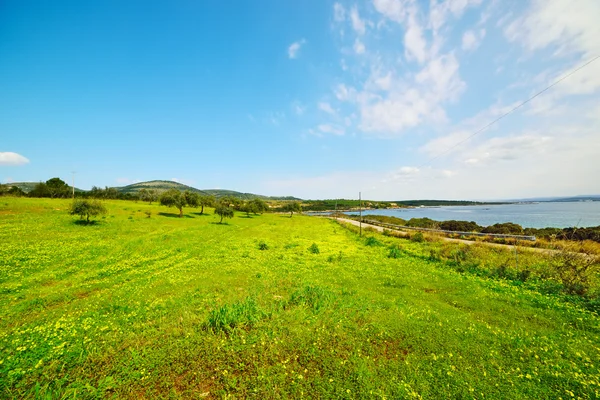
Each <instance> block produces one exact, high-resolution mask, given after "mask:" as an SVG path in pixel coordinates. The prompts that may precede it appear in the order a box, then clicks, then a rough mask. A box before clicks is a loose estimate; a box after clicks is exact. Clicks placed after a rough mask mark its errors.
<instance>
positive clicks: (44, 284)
mask: <svg viewBox="0 0 600 400" xmlns="http://www.w3.org/2000/svg"><path fill="white" fill-rule="evenodd" d="M69 204H70V203H69V201H66V200H38V199H13V198H0V315H1V316H2V318H1V319H0V350H1V352H0V397H1V398H19V399H21V398H50V399H53V398H56V399H59V398H60V399H62V398H132V399H133V398H135V399H137V398H246V397H254V398H261V399H263V398H298V397H303V396H304V397H310V398H348V399H352V398H390V399H391V398H428V399H437V398H484V397H485V398H497V399H506V398H515V399H516V398H519V399H523V398H529V399H543V398H552V399H554V398H563V399H569V398H584V399H587V398H589V399H592V398H598V397H600V382H599V377H600V370H599V367H598V366H599V363H600V324H599V318H598V316H597V315H596V314H593V313H591V312H590V311H586V310H585V309H583V308H581V307H579V306H577V305H576V304H574V303H571V302H568V301H564V298H562V297H559V296H558V295H553V294H548V293H546V292H543V291H540V290H537V289H536V286H535V285H529V286H528V285H517V284H514V283H513V282H512V281H509V280H502V279H489V277H486V276H483V275H481V274H479V275H478V274H476V273H471V272H470V270H469V268H468V266H467V267H465V268H464V269H461V270H459V269H457V268H456V265H452V259H456V260H458V259H459V258H460V257H462V255H460V254H458V253H457V254H451V255H450V256H449V258H450V260H449V261H448V260H446V259H445V258H444V257H441V256H440V257H437V258H436V257H433V256H431V254H432V253H431V251H432V249H436V248H439V246H440V245H439V244H435V243H434V244H432V243H428V242H423V243H420V242H415V241H409V240H401V239H396V238H391V237H385V236H383V235H379V234H377V233H374V232H369V233H368V237H372V238H373V239H368V238H364V237H363V238H360V237H358V235H357V234H356V233H354V232H353V231H351V230H347V229H345V228H343V227H342V226H340V225H338V224H337V223H336V222H334V221H331V220H327V219H320V218H314V217H304V216H301V215H296V216H294V217H293V218H288V217H287V216H281V215H275V214H265V215H262V216H257V217H255V218H240V217H239V216H238V215H237V214H236V217H234V218H233V219H232V220H229V221H228V222H227V224H222V225H220V224H216V222H218V218H217V217H215V216H213V215H208V216H206V215H204V216H201V215H197V214H196V212H197V211H196V210H190V209H184V213H185V215H186V217H187V218H173V217H172V216H173V215H172V214H173V213H174V212H173V210H172V209H166V208H160V207H159V206H156V205H152V206H149V205H147V204H143V203H141V202H140V203H133V202H125V201H111V202H107V203H106V205H107V208H108V210H109V212H108V214H107V215H106V216H105V217H104V218H100V219H98V223H97V224H93V225H78V224H76V223H75V221H76V220H77V219H76V218H73V217H71V216H69V215H67V209H68V206H69ZM147 211H150V212H151V217H150V218H148V216H147V214H146V212H147ZM208 212H209V213H212V210H208ZM159 213H162V215H159ZM241 215H242V214H240V216H241ZM262 243H264V244H268V246H267V247H266V248H265V246H263V245H262ZM313 245H314V246H313ZM436 246H437V247H436ZM315 248H316V249H317V250H318V251H314V249H315ZM311 249H312V250H311ZM498 257H500V256H498ZM462 258H464V257H462ZM534 261H535V260H534V259H532V260H529V259H528V258H527V257H525V256H523V257H522V258H520V262H521V263H527V262H531V263H533V262H534ZM457 262H458V261H457ZM531 268H533V267H531Z"/></svg>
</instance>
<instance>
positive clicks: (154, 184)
mask: <svg viewBox="0 0 600 400" xmlns="http://www.w3.org/2000/svg"><path fill="white" fill-rule="evenodd" d="M115 189H117V190H118V191H119V192H121V193H131V194H133V193H137V192H139V191H140V190H142V189H155V190H169V189H177V190H189V191H191V192H196V193H200V194H204V195H213V196H215V197H217V198H219V197H224V196H231V197H236V198H239V199H243V200H249V199H254V198H260V199H264V200H300V199H298V198H295V197H291V196H281V197H278V196H263V195H260V194H254V193H242V192H236V191H235V190H225V189H202V190H200V189H196V188H195V187H192V186H188V185H184V184H183V183H178V182H173V181H162V180H155V181H147V182H138V183H134V184H131V185H127V186H122V187H115Z"/></svg>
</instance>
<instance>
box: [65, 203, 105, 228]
mask: <svg viewBox="0 0 600 400" xmlns="http://www.w3.org/2000/svg"><path fill="white" fill-rule="evenodd" d="M69 214H71V215H79V218H80V219H83V218H85V219H86V222H87V223H88V224H89V223H90V217H95V216H97V215H100V214H106V207H104V205H103V204H102V203H100V202H99V201H98V200H75V201H73V203H72V204H71V208H70V209H69Z"/></svg>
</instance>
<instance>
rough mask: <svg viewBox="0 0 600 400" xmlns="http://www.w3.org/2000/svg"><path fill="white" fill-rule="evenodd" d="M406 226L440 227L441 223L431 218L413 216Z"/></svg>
mask: <svg viewBox="0 0 600 400" xmlns="http://www.w3.org/2000/svg"><path fill="white" fill-rule="evenodd" d="M406 226H412V227H414V228H427V229H439V227H440V223H439V222H438V221H434V220H432V219H430V218H411V219H409V220H408V222H407V223H406Z"/></svg>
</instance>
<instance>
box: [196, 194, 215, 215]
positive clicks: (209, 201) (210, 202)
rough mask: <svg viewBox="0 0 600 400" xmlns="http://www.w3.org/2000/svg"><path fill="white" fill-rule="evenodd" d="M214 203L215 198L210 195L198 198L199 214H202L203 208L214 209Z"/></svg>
mask: <svg viewBox="0 0 600 400" xmlns="http://www.w3.org/2000/svg"><path fill="white" fill-rule="evenodd" d="M215 203H216V200H215V197H214V196H212V195H205V196H200V207H202V208H201V209H200V214H204V207H214V205H215Z"/></svg>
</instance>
